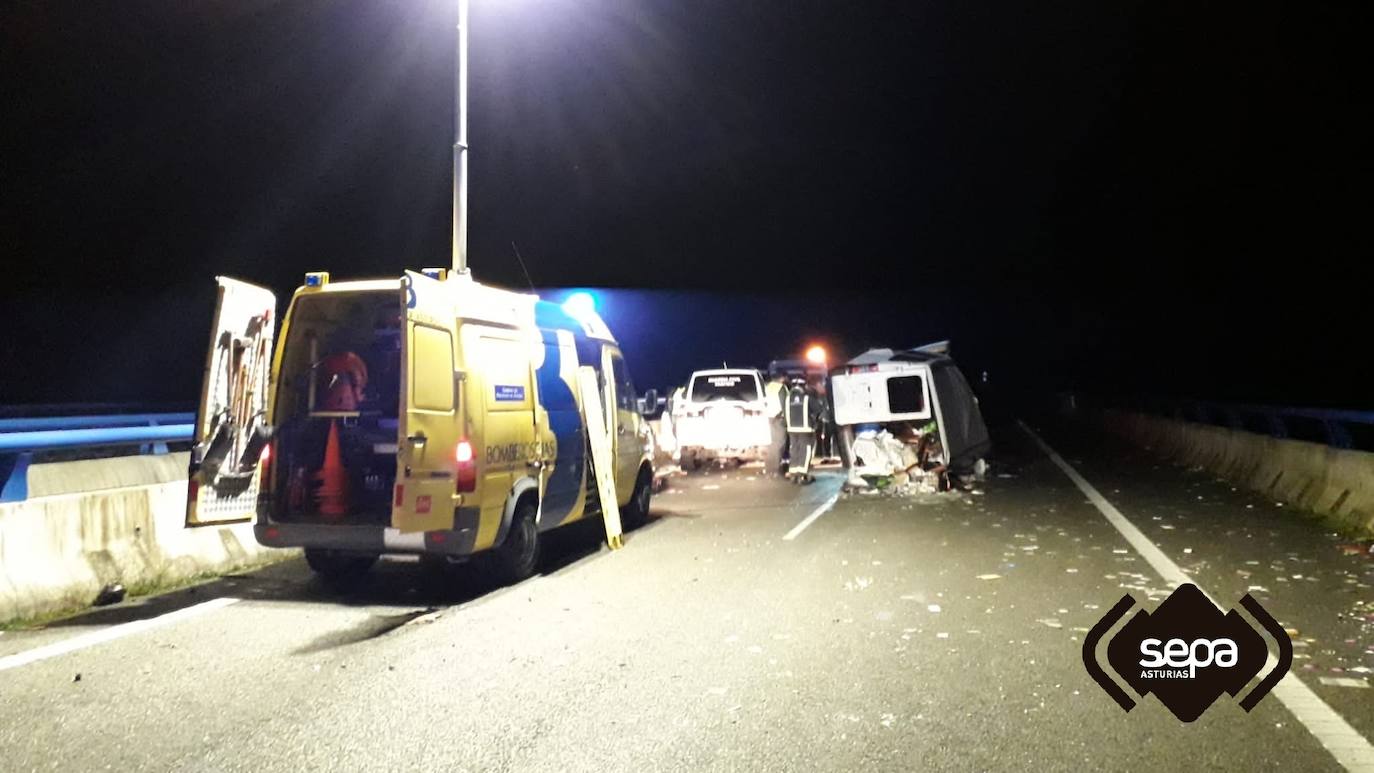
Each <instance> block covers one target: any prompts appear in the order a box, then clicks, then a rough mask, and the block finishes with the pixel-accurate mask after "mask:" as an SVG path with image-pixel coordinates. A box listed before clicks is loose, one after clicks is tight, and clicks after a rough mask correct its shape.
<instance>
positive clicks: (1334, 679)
mask: <svg viewBox="0 0 1374 773" xmlns="http://www.w3.org/2000/svg"><path fill="white" fill-rule="evenodd" d="M1317 681H1319V682H1321V683H1322V684H1324V685H1327V686H1329V687H1363V688H1366V689H1367V688H1368V687H1369V682H1366V681H1365V680H1363V679H1354V678H1352V677H1348V676H1319V677H1317Z"/></svg>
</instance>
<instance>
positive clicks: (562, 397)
mask: <svg viewBox="0 0 1374 773" xmlns="http://www.w3.org/2000/svg"><path fill="white" fill-rule="evenodd" d="M534 308H535V312H534V313H535V324H536V325H537V326H538V327H539V328H540V334H541V337H542V338H543V339H544V364H542V365H540V366H539V369H538V370H537V371H535V381H536V382H537V383H538V384H539V404H540V405H542V406H543V407H544V410H546V411H548V414H549V429H550V430H552V432H553V437H554V442H555V443H556V444H557V447H558V451H557V457H556V460H555V462H554V467H553V472H552V473H551V474H550V475H549V479H548V482H547V483H546V484H545V487H544V502H543V506H542V510H543V514H542V516H541V520H542V521H543V523H544V524H547V525H550V526H552V525H557V524H560V523H562V522H563V521H564V520H566V519H567V518H568V516H569V515H571V514H572V509H573V506H574V505H576V504H577V498H578V496H579V495H580V494H581V492H582V483H583V476H584V474H585V471H584V468H585V465H586V459H585V458H584V457H585V454H586V440H585V438H584V436H583V426H582V411H581V410H580V409H579V408H578V406H577V399H576V397H575V396H574V395H573V391H572V387H570V386H568V383H567V382H566V381H564V380H563V376H562V375H561V373H560V371H561V370H562V360H563V350H562V347H560V346H559V345H558V335H557V334H556V333H555V332H554V331H556V330H567V331H569V332H570V333H572V334H573V337H574V339H578V338H583V337H585V334H584V333H583V331H582V326H581V325H579V324H578V323H577V322H576V321H574V320H573V319H572V318H571V317H569V316H568V315H567V313H566V312H564V311H563V309H562V308H560V307H559V306H556V305H554V304H552V303H548V302H545V301H540V302H537V303H536V304H535V307H534ZM573 365H574V366H576V365H577V363H573ZM541 525H543V524H541Z"/></svg>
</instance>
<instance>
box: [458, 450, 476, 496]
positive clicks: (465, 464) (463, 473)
mask: <svg viewBox="0 0 1374 773" xmlns="http://www.w3.org/2000/svg"><path fill="white" fill-rule="evenodd" d="M454 458H455V459H456V460H457V462H458V482H457V484H456V486H455V488H456V489H457V490H458V493H460V494H462V493H467V492H472V491H476V490H477V460H476V458H474V457H473V453H472V444H471V443H469V442H468V441H466V440H460V441H458V450H457V452H455V454H454Z"/></svg>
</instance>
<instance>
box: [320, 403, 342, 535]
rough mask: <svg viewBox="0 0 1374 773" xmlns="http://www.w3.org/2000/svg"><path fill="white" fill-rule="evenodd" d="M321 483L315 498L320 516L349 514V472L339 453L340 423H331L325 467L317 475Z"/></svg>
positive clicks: (334, 421) (325, 452)
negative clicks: (318, 505) (318, 504)
mask: <svg viewBox="0 0 1374 773" xmlns="http://www.w3.org/2000/svg"><path fill="white" fill-rule="evenodd" d="M315 479H316V480H318V481H319V482H320V487H319V489H318V490H317V491H316V492H315V497H316V499H317V500H318V501H319V503H320V515H329V516H341V515H343V514H345V513H347V512H348V472H347V471H346V470H345V469H344V465H343V455H342V454H341V453H340V452H339V423H338V420H337V419H331V420H330V422H329V439H328V440H327V441H326V442H325V445H324V466H323V467H321V468H320V471H319V472H318V473H316V474H315Z"/></svg>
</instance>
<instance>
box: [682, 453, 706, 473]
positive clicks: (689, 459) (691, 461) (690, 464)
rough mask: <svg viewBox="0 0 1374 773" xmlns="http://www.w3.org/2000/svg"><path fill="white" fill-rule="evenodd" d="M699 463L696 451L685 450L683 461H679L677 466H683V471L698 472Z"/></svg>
mask: <svg viewBox="0 0 1374 773" xmlns="http://www.w3.org/2000/svg"><path fill="white" fill-rule="evenodd" d="M699 464H700V462H699V461H698V460H697V455H696V452H695V451H683V452H682V457H681V461H679V462H678V465H677V466H678V467H680V468H682V471H683V472H696V469H697V466H698V465H699Z"/></svg>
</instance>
